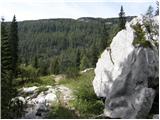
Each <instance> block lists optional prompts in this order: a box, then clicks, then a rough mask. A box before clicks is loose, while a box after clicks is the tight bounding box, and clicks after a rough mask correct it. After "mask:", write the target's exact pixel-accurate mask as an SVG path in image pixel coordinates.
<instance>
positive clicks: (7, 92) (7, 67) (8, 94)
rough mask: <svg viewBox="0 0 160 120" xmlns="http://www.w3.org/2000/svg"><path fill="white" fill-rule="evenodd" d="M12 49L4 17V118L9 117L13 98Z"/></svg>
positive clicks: (2, 53) (2, 33)
mask: <svg viewBox="0 0 160 120" xmlns="http://www.w3.org/2000/svg"><path fill="white" fill-rule="evenodd" d="M11 83H12V77H11V49H10V45H9V40H8V32H7V30H6V24H5V22H4V19H2V22H1V91H3V92H1V110H2V113H1V115H2V118H9V117H10V115H9V101H10V100H11V98H12V84H11Z"/></svg>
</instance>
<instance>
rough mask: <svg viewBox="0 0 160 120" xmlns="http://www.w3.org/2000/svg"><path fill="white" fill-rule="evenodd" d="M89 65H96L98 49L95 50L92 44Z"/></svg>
mask: <svg viewBox="0 0 160 120" xmlns="http://www.w3.org/2000/svg"><path fill="white" fill-rule="evenodd" d="M90 53H91V56H90V57H91V64H92V67H96V63H97V60H98V49H97V48H96V46H95V44H93V45H92V46H91V51H90Z"/></svg>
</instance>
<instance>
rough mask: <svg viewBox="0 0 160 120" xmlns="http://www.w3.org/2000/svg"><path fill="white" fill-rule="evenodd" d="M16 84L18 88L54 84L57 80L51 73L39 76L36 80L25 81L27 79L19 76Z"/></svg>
mask: <svg viewBox="0 0 160 120" xmlns="http://www.w3.org/2000/svg"><path fill="white" fill-rule="evenodd" d="M15 85H16V87H17V88H21V87H32V86H46V85H51V86H54V85H55V80H54V78H53V76H51V75H48V76H42V77H39V78H38V79H37V80H34V81H25V79H23V80H22V79H21V78H17V79H16V83H15Z"/></svg>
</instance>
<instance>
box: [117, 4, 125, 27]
mask: <svg viewBox="0 0 160 120" xmlns="http://www.w3.org/2000/svg"><path fill="white" fill-rule="evenodd" d="M125 24H126V18H125V12H124V10H123V6H121V10H120V13H119V30H122V29H125Z"/></svg>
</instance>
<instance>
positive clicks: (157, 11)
mask: <svg viewBox="0 0 160 120" xmlns="http://www.w3.org/2000/svg"><path fill="white" fill-rule="evenodd" d="M156 5H157V9H156V11H155V16H157V15H159V1H156Z"/></svg>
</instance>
